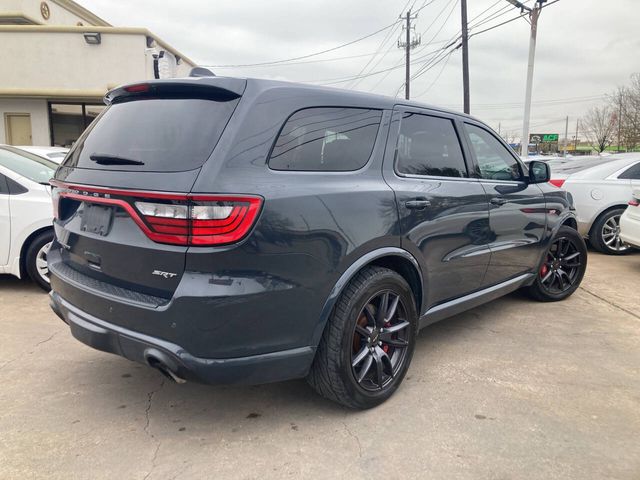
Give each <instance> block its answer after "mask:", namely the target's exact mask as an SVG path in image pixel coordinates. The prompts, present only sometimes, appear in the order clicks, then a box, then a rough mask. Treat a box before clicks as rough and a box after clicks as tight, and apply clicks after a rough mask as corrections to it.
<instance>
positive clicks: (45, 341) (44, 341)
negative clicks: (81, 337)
mask: <svg viewBox="0 0 640 480" xmlns="http://www.w3.org/2000/svg"><path fill="white" fill-rule="evenodd" d="M59 333H60V330H58V331H57V332H55V333H53V334H51V336H50V337H49V338H47V339H45V340H42V341H41V342H38V343H36V344H35V346H34V347H33V350H32V351H31V353H33V352H35V349H36V348H38V347H39V346H40V345H42V344H43V343H47V342H48V341H50V340H51V339H52V338H53V337H55V336H56V335H58V334H59Z"/></svg>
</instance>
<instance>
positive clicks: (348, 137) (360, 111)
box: [269, 107, 382, 172]
mask: <svg viewBox="0 0 640 480" xmlns="http://www.w3.org/2000/svg"><path fill="white" fill-rule="evenodd" d="M381 118H382V111H380V110H371V109H364V108H324V107H323V108H320V107H318V108H307V109H304V110H300V111H298V112H296V113H294V114H293V115H292V116H291V117H289V119H288V120H287V122H286V123H285V125H284V127H283V128H282V131H281V132H280V135H279V136H278V139H277V140H276V143H275V145H274V147H273V150H272V151H271V155H270V158H269V167H270V168H272V169H274V170H297V171H319V172H322V171H334V172H336V171H352V170H358V169H359V168H362V167H364V166H365V165H366V163H367V161H368V160H369V157H370V156H371V152H372V151H373V146H374V144H375V141H376V137H377V135H378V128H379V127H380V119H381Z"/></svg>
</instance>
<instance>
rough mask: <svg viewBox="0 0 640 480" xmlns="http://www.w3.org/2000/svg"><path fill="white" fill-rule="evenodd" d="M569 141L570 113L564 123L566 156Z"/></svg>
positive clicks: (565, 154)
mask: <svg viewBox="0 0 640 480" xmlns="http://www.w3.org/2000/svg"><path fill="white" fill-rule="evenodd" d="M568 143H569V115H567V121H566V122H565V124H564V156H565V157H566V156H567V144H568Z"/></svg>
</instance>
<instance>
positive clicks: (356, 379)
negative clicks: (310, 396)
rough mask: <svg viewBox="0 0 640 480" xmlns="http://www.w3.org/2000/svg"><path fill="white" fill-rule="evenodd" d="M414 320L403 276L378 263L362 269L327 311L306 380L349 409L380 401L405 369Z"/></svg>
mask: <svg viewBox="0 0 640 480" xmlns="http://www.w3.org/2000/svg"><path fill="white" fill-rule="evenodd" d="M385 296H386V298H387V300H386V303H385V300H384V298H385ZM394 303H395V309H394V307H393V305H394ZM380 312H385V314H384V315H379V313H380ZM387 317H388V318H387ZM417 321H418V315H417V313H416V306H415V300H414V297H413V292H412V290H411V287H409V285H408V284H407V282H406V281H405V279H404V278H403V277H401V276H400V275H399V274H398V273H396V272H394V271H393V270H389V269H386V268H382V267H367V268H365V269H363V270H362V271H361V272H359V273H358V274H357V275H356V276H355V278H353V279H352V280H351V281H350V282H349V284H348V285H347V287H346V288H345V290H344V291H343V293H342V294H341V296H340V298H339V299H338V301H337V303H336V305H335V307H334V309H333V311H332V313H331V316H330V318H329V321H328V324H327V325H326V327H325V329H324V332H323V335H322V339H321V341H320V344H319V346H318V349H317V351H316V356H315V358H314V361H313V364H312V366H311V370H310V372H309V375H308V377H307V382H308V383H309V384H310V385H311V386H312V387H313V388H314V389H315V390H316V391H317V392H318V393H319V394H320V395H322V396H323V397H325V398H328V399H330V400H333V401H335V402H337V403H340V404H342V405H344V406H346V407H349V408H354V409H367V408H372V407H375V406H377V405H379V404H381V403H382V402H384V401H385V400H387V399H388V398H389V397H390V396H391V395H393V393H394V392H395V391H396V390H397V388H398V386H399V385H400V383H401V382H402V380H403V378H404V376H405V374H406V372H407V369H408V368H409V364H410V362H411V358H412V356H413V350H414V347H415V338H416V332H417ZM358 359H360V360H358Z"/></svg>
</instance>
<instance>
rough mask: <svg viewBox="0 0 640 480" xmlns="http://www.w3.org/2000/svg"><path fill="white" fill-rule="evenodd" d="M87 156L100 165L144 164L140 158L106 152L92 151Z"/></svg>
mask: <svg viewBox="0 0 640 480" xmlns="http://www.w3.org/2000/svg"><path fill="white" fill-rule="evenodd" d="M89 158H90V159H91V160H92V161H94V162H96V163H98V164H100V165H144V162H141V161H140V160H132V159H130V158H124V157H119V156H117V155H109V154H106V153H92V154H91V155H89Z"/></svg>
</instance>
